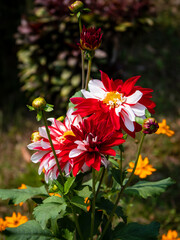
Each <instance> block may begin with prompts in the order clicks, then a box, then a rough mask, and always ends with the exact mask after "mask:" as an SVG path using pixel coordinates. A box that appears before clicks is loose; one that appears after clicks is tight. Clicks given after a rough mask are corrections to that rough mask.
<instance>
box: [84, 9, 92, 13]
mask: <svg viewBox="0 0 180 240" xmlns="http://www.w3.org/2000/svg"><path fill="white" fill-rule="evenodd" d="M83 11H84V12H87V13H88V12H91V9H89V8H83Z"/></svg>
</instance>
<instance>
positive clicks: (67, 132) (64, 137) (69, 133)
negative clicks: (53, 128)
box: [58, 131, 75, 142]
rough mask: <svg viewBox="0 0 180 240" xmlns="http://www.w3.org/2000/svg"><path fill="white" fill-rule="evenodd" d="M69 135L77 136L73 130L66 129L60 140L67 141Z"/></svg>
mask: <svg viewBox="0 0 180 240" xmlns="http://www.w3.org/2000/svg"><path fill="white" fill-rule="evenodd" d="M67 135H71V136H75V135H74V133H73V131H66V132H65V133H64V134H63V135H62V136H61V137H59V138H58V139H59V141H60V142H63V141H65V140H66V136H67Z"/></svg>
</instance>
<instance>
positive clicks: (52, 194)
mask: <svg viewBox="0 0 180 240" xmlns="http://www.w3.org/2000/svg"><path fill="white" fill-rule="evenodd" d="M49 196H56V197H61V195H60V194H59V193H49Z"/></svg>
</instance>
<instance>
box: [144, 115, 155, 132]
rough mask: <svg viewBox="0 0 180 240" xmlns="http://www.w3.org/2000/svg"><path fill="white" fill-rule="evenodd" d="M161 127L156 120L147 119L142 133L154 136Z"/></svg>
mask: <svg viewBox="0 0 180 240" xmlns="http://www.w3.org/2000/svg"><path fill="white" fill-rule="evenodd" d="M158 128H159V125H158V123H157V121H156V119H155V118H147V119H145V120H144V122H143V125H142V132H143V133H145V134H152V133H155V132H156V131H157V129H158Z"/></svg>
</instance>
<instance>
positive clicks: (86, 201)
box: [84, 197, 91, 212]
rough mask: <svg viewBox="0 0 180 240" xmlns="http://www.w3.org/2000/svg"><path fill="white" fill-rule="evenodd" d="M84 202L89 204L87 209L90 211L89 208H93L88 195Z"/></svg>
mask: <svg viewBox="0 0 180 240" xmlns="http://www.w3.org/2000/svg"><path fill="white" fill-rule="evenodd" d="M84 203H86V204H87V205H88V206H87V211H88V212H89V210H90V208H91V205H90V200H89V198H88V197H86V198H85V199H84Z"/></svg>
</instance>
